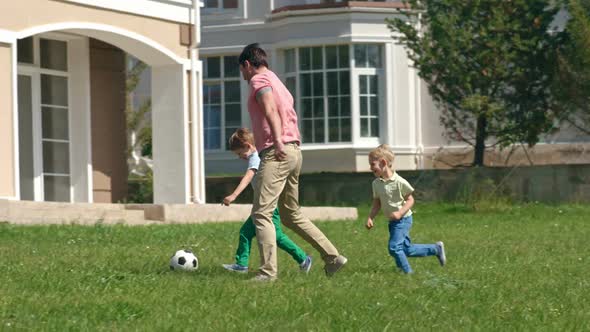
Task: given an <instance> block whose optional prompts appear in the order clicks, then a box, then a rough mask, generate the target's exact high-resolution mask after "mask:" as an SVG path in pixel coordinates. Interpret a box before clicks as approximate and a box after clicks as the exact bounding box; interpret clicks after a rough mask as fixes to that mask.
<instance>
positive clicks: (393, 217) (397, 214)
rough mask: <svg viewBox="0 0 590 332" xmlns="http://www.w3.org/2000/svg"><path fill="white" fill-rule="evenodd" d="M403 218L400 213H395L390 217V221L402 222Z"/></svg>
mask: <svg viewBox="0 0 590 332" xmlns="http://www.w3.org/2000/svg"><path fill="white" fill-rule="evenodd" d="M402 217H403V215H402V213H401V212H400V211H395V212H393V213H392V214H390V215H389V219H391V220H400V219H401V218H402Z"/></svg>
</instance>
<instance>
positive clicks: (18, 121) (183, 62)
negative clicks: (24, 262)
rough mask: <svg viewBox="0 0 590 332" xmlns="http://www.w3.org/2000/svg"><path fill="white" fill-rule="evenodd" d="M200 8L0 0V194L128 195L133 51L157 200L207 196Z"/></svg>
mask: <svg viewBox="0 0 590 332" xmlns="http://www.w3.org/2000/svg"><path fill="white" fill-rule="evenodd" d="M193 8H194V6H193V2H192V1H190V0H178V1H176V0H174V1H170V0H166V1H164V0H135V1H117V0H63V1H54V0H19V1H2V2H0V72H1V73H2V74H1V75H0V136H1V138H0V156H2V160H1V161H0V199H13V200H32V201H61V202H109V203H110V202H118V201H120V200H122V199H124V197H125V195H126V192H127V173H128V171H127V151H126V149H127V143H126V123H125V115H124V109H125V94H126V89H125V79H126V77H125V53H129V54H132V55H133V56H135V57H137V58H138V59H140V60H142V61H143V62H145V63H147V64H148V65H149V66H150V68H151V86H152V88H151V99H152V123H153V142H152V144H153V155H154V166H153V167H154V169H153V170H154V200H155V202H157V203H188V202H192V201H196V202H198V201H204V195H203V194H202V192H201V191H200V190H201V189H200V188H201V187H202V186H201V185H200V184H199V181H204V180H203V176H199V174H200V172H202V167H201V168H200V170H199V165H202V162H201V163H199V160H198V157H199V155H202V153H200V152H199V147H200V146H202V142H200V141H199V137H200V136H199V135H198V134H197V133H198V132H199V128H198V117H196V116H195V114H196V110H197V108H198V100H199V97H198V96H196V95H195V94H194V93H192V91H196V90H200V89H194V88H193V89H191V84H193V86H194V84H195V83H194V81H196V76H197V75H193V76H191V72H192V73H197V72H199V70H198V68H199V65H200V63H199V62H198V61H195V57H194V50H193V49H192V47H191V46H192V45H194V43H193V42H192V40H191V34H190V29H189V27H190V25H189V24H191V23H192V21H191V20H193V17H194V16H193ZM191 56H192V57H191ZM191 59H192V61H191ZM192 77H194V78H195V79H192ZM192 119H197V121H192Z"/></svg>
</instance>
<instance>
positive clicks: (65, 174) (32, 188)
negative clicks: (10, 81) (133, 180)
mask: <svg viewBox="0 0 590 332" xmlns="http://www.w3.org/2000/svg"><path fill="white" fill-rule="evenodd" d="M17 50H18V54H17V59H18V62H19V75H18V82H17V83H18V103H19V140H20V141H22V142H23V144H22V145H19V154H20V156H19V157H20V161H21V170H22V173H21V175H20V180H21V181H20V190H21V192H22V199H25V200H34V199H37V200H45V201H59V202H69V201H70V200H71V194H70V126H69V119H70V104H69V99H70V96H69V85H70V81H69V77H70V74H69V72H68V43H67V42H66V41H63V40H54V39H48V38H33V37H29V38H25V39H21V40H19V41H18V43H17ZM35 95H40V99H39V100H36V99H35V98H34V96H35ZM21 110H22V112H21ZM21 115H22V116H21ZM36 156H38V157H37V158H36ZM35 193H37V194H35Z"/></svg>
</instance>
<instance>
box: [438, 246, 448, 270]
mask: <svg viewBox="0 0 590 332" xmlns="http://www.w3.org/2000/svg"><path fill="white" fill-rule="evenodd" d="M435 244H436V247H437V249H438V253H437V254H436V257H437V258H438V262H439V263H440V266H445V264H447V256H446V255H445V244H444V243H443V242H442V241H438V242H437V243H435Z"/></svg>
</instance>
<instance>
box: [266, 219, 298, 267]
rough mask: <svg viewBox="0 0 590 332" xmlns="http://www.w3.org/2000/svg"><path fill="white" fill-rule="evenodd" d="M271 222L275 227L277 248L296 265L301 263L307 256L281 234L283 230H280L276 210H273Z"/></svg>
mask: <svg viewBox="0 0 590 332" xmlns="http://www.w3.org/2000/svg"><path fill="white" fill-rule="evenodd" d="M272 222H273V224H274V225H275V230H276V233H277V246H278V247H279V248H281V249H283V250H284V251H285V252H287V253H288V254H289V255H291V257H293V259H294V260H295V261H296V262H297V263H298V264H301V263H303V261H305V258H307V255H306V254H305V251H303V249H301V248H299V246H298V245H297V244H295V242H293V241H292V240H291V239H290V238H289V237H288V236H287V234H285V233H283V230H282V229H281V217H280V215H279V210H278V209H275V210H274V212H273V215H272Z"/></svg>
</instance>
